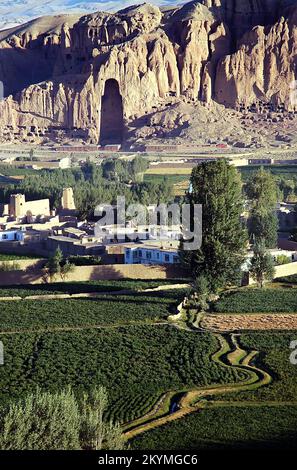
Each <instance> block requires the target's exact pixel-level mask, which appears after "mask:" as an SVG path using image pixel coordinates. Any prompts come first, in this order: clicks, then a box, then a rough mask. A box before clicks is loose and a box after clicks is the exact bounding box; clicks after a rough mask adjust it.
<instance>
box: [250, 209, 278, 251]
mask: <svg viewBox="0 0 297 470" xmlns="http://www.w3.org/2000/svg"><path fill="white" fill-rule="evenodd" d="M278 227H279V222H278V218H277V215H276V212H275V211H272V212H268V213H266V214H261V213H259V212H256V211H252V212H251V215H250V217H249V220H248V228H249V233H250V235H251V238H252V241H253V242H255V243H257V242H259V241H260V240H265V246H266V247H267V248H275V247H276V246H277V238H278V234H277V231H278Z"/></svg>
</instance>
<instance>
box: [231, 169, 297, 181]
mask: <svg viewBox="0 0 297 470" xmlns="http://www.w3.org/2000/svg"><path fill="white" fill-rule="evenodd" d="M262 166H264V168H265V170H266V171H270V173H272V174H273V175H275V176H281V177H284V178H288V179H292V177H293V176H295V175H297V165H252V166H243V167H239V168H238V170H239V171H240V173H241V176H242V179H243V180H244V181H246V180H247V179H248V178H249V177H250V176H251V175H252V174H253V173H254V172H256V171H258V170H259V169H260V168H261V167H262Z"/></svg>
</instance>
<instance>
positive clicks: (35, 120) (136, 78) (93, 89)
mask: <svg viewBox="0 0 297 470" xmlns="http://www.w3.org/2000/svg"><path fill="white" fill-rule="evenodd" d="M296 19H297V0H200V1H196V2H191V3H188V4H186V5H184V6H183V7H176V8H167V9H159V8H158V7H156V6H153V5H150V4H143V5H140V6H136V7H130V8H127V9H125V10H121V11H119V12H118V13H116V14H110V13H103V12H99V13H95V14H90V15H85V16H82V17H80V16H75V15H68V16H67V15H60V16H56V17H43V18H40V19H37V20H34V21H31V22H30V23H28V24H26V25H23V26H22V27H18V28H14V29H11V30H7V31H2V32H0V80H2V82H3V84H4V91H5V95H6V98H5V99H4V100H2V101H1V102H0V113H1V114H0V119H1V125H2V136H0V137H1V139H2V140H3V139H4V140H5V139H7V140H11V139H13V138H16V139H20V140H22V139H24V140H25V141H26V140H30V139H33V140H34V139H39V141H42V140H44V139H50V138H51V136H52V133H53V132H62V133H64V134H65V135H68V136H69V137H73V138H75V137H81V138H83V139H84V140H86V141H88V142H91V143H97V142H98V141H99V139H100V129H103V128H104V129H105V130H104V132H105V133H106V126H105V127H104V126H102V122H101V117H102V116H103V115H104V113H102V109H101V108H102V97H103V95H104V91H105V88H106V83H107V82H108V81H115V82H116V83H117V86H118V92H119V95H120V99H121V103H122V114H123V122H126V123H129V122H131V121H135V120H137V119H139V118H140V117H141V116H144V115H146V114H148V113H151V112H152V111H153V110H160V109H166V106H168V105H170V104H174V103H178V102H180V101H186V102H187V103H191V102H197V101H201V102H205V103H208V104H210V103H211V102H212V101H217V102H218V103H221V104H224V105H226V106H231V107H234V108H237V109H248V108H249V107H250V106H257V107H259V108H260V109H261V107H262V108H265V107H267V106H271V105H273V106H278V107H281V108H282V109H287V110H289V111H290V110H294V109H295V104H294V100H293V101H292V90H291V87H292V83H293V82H294V80H295V61H296V59H295V57H296V48H297V31H296V28H297V26H296ZM109 83H111V82H109ZM296 109H297V105H296ZM105 112H106V110H105ZM111 112H112V110H111ZM106 116H109V114H108V112H107V114H106ZM117 119H118V117H117ZM117 125H118V126H120V124H117ZM113 134H114V132H113ZM14 136H15V137H14ZM120 139H121V137H120V136H119V140H120ZM107 140H108V139H107ZM112 140H113V141H114V140H116V137H114V136H113V137H112Z"/></svg>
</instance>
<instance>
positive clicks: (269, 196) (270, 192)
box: [245, 167, 277, 214]
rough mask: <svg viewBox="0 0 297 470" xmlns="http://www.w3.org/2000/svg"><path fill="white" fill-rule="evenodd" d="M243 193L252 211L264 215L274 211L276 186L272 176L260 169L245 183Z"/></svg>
mask: <svg viewBox="0 0 297 470" xmlns="http://www.w3.org/2000/svg"><path fill="white" fill-rule="evenodd" d="M245 192H246V195H247V197H248V199H249V200H250V201H251V202H252V209H255V210H256V212H260V213H261V214H265V213H267V212H269V211H271V210H274V209H275V206H276V203H277V186H276V183H275V179H274V177H273V175H272V174H271V173H270V172H269V171H266V170H264V168H263V167H261V168H260V169H259V170H258V171H257V172H255V173H254V174H253V175H252V176H251V177H250V179H249V180H248V181H247V182H246V185H245Z"/></svg>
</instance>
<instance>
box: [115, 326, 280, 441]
mask: <svg viewBox="0 0 297 470" xmlns="http://www.w3.org/2000/svg"><path fill="white" fill-rule="evenodd" d="M192 331H193V332H195V330H193V329H192ZM196 331H197V332H198V330H196ZM200 333H201V331H200ZM215 336H216V338H217V340H218V344H219V349H218V350H217V351H216V352H215V353H214V354H213V355H212V357H211V359H212V360H213V361H214V362H216V363H217V364H220V365H221V366H223V367H232V368H236V369H237V370H240V371H241V372H242V374H241V375H243V376H244V379H243V380H242V381H240V382H235V383H230V384H214V385H209V386H207V387H197V388H193V389H191V390H189V391H184V392H181V391H179V392H178V391H168V392H167V393H165V394H164V395H163V396H162V397H161V398H160V399H159V401H158V402H157V403H156V404H155V405H154V407H153V409H152V410H151V411H149V412H148V413H147V414H145V415H144V416H142V417H141V418H138V419H136V420H134V421H131V422H130V423H127V424H126V425H124V437H125V438H126V439H127V440H129V439H132V438H134V437H135V436H137V435H139V434H142V433H144V432H146V431H149V430H151V429H155V428H157V427H159V426H162V425H164V424H167V423H170V422H172V421H175V420H177V419H180V418H183V417H184V416H186V415H188V414H190V413H194V412H198V411H199V410H201V409H202V408H205V407H209V406H211V401H209V400H210V399H211V397H214V396H217V395H225V394H227V393H228V394H229V393H236V392H241V391H253V390H256V389H258V388H260V387H263V386H265V385H268V384H269V383H271V382H272V377H271V376H270V375H269V374H268V372H266V371H264V370H262V369H260V368H259V367H257V366H256V365H254V359H255V358H256V356H257V354H258V351H253V350H251V351H246V350H244V349H242V348H241V346H240V345H239V342H238V337H237V336H238V335H237V334H235V333H229V334H228V333H226V334H224V335H222V334H215ZM216 406H224V402H223V401H220V402H219V403H218V402H216Z"/></svg>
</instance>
